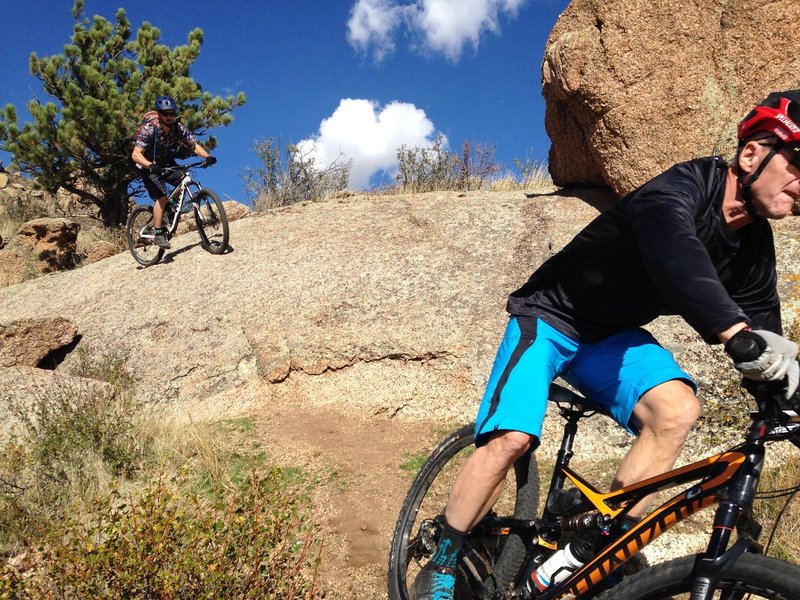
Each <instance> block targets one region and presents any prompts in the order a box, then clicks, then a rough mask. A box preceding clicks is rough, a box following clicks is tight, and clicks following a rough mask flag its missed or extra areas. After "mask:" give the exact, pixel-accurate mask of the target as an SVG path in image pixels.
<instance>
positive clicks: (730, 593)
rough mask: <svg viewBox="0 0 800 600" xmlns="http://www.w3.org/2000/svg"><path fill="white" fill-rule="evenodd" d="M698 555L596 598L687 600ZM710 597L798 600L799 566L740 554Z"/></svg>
mask: <svg viewBox="0 0 800 600" xmlns="http://www.w3.org/2000/svg"><path fill="white" fill-rule="evenodd" d="M699 558H700V555H697V556H684V557H683V558H676V559H675V560H672V561H669V562H666V563H662V564H659V565H655V566H653V567H650V568H649V569H645V570H644V571H641V572H639V573H637V574H636V575H634V576H633V577H631V578H630V579H626V580H625V581H623V582H622V583H620V584H619V585H617V586H615V587H613V588H611V589H610V590H608V591H607V592H605V593H604V594H601V595H600V596H599V597H598V600H667V599H673V598H674V599H675V600H682V599H688V598H689V597H690V596H691V591H692V585H693V583H694V566H695V563H696V562H697V560H699ZM714 590H715V591H714V594H713V595H712V596H711V597H712V598H715V599H717V598H719V599H721V600H727V599H737V600H738V599H740V598H752V599H756V598H770V599H771V600H797V599H798V598H800V567H797V566H795V565H793V564H791V563H788V562H786V561H783V560H778V559H777V558H772V557H771V556H761V555H760V554H743V555H742V556H741V557H740V558H739V560H737V561H736V563H735V564H734V565H733V567H731V569H730V570H729V571H728V572H727V573H726V574H725V575H724V576H723V577H722V581H720V582H719V584H717V586H716V587H715V588H714Z"/></svg>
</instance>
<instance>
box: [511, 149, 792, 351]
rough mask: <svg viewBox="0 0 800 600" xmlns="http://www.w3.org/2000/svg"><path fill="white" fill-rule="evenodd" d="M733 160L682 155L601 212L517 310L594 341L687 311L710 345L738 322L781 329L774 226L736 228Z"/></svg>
mask: <svg viewBox="0 0 800 600" xmlns="http://www.w3.org/2000/svg"><path fill="white" fill-rule="evenodd" d="M727 167H728V165H727V163H726V162H725V161H724V160H722V159H720V158H701V159H697V160H692V161H689V162H685V163H680V164H677V165H675V166H674V167H672V168H670V169H668V170H667V171H665V172H664V173H662V174H661V175H659V176H657V177H655V178H654V179H652V180H650V181H649V182H648V183H646V184H644V185H643V186H642V187H640V188H639V189H637V190H635V191H634V192H631V193H630V194H629V195H628V196H626V197H625V198H623V199H622V200H620V201H619V202H618V203H617V204H616V205H615V206H614V207H613V208H611V209H609V210H607V211H606V212H604V213H602V214H600V215H599V216H598V217H597V218H596V219H594V221H592V222H591V223H590V224H589V225H587V226H586V227H585V228H584V229H583V231H581V232H580V233H579V234H578V235H577V236H576V237H575V238H574V239H573V240H572V241H571V242H570V243H569V244H568V245H567V246H565V247H564V249H563V250H561V251H560V252H558V253H557V254H555V255H554V256H552V257H551V258H550V259H549V260H547V261H546V262H545V263H544V264H542V266H541V267H540V268H539V269H537V270H536V272H534V273H533V275H532V276H531V277H530V279H529V280H528V281H527V283H525V285H523V286H522V287H521V288H520V289H518V290H517V291H515V292H513V293H512V294H511V295H510V297H509V299H508V305H507V310H508V312H509V313H511V314H512V315H537V316H539V317H541V318H543V319H544V320H545V321H547V322H549V323H550V324H551V325H554V326H555V327H557V328H559V329H560V330H561V331H563V332H564V333H565V334H566V335H568V336H570V337H572V338H574V339H576V340H578V341H581V342H593V341H597V340H599V339H602V338H604V337H607V336H609V335H611V334H613V333H616V332H618V331H620V330H622V329H625V328H629V327H639V326H642V325H645V324H647V323H649V322H650V321H652V320H653V319H655V318H656V317H657V316H659V315H672V314H674V315H681V316H682V317H683V318H684V319H685V320H686V321H687V322H688V323H689V325H691V326H692V327H693V328H694V329H695V330H696V331H697V332H698V333H699V334H700V335H701V336H702V337H703V339H705V340H706V341H707V342H709V343H714V342H717V339H716V336H715V335H714V334H715V333H717V332H719V331H723V330H724V329H726V328H728V327H730V326H731V325H733V324H735V323H737V322H741V321H744V322H747V323H749V324H751V326H752V327H754V328H759V329H767V330H770V331H774V332H776V333H781V315H780V300H779V298H778V292H777V274H776V271H775V247H774V242H773V238H772V229H771V227H770V225H769V223H768V222H767V221H766V219H757V220H755V221H754V222H752V223H750V224H748V225H746V226H744V227H742V228H741V229H738V230H737V231H736V232H733V231H731V230H730V228H729V227H728V225H727V224H726V222H725V219H724V217H723V214H722V200H723V196H724V193H725V181H726V173H727Z"/></svg>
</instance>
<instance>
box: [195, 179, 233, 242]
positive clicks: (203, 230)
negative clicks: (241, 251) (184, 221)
mask: <svg viewBox="0 0 800 600" xmlns="http://www.w3.org/2000/svg"><path fill="white" fill-rule="evenodd" d="M194 203H195V211H194V220H195V223H197V231H198V233H199V234H200V245H201V246H202V247H203V249H204V250H207V251H208V252H210V253H211V254H222V253H223V252H225V250H226V249H227V248H228V237H229V235H230V234H229V232H228V216H227V215H226V214H225V207H224V206H222V202H221V201H220V199H219V198H218V197H217V195H216V194H215V193H214V192H212V191H211V190H207V189H206V190H200V191H199V192H197V194H196V195H195V197H194Z"/></svg>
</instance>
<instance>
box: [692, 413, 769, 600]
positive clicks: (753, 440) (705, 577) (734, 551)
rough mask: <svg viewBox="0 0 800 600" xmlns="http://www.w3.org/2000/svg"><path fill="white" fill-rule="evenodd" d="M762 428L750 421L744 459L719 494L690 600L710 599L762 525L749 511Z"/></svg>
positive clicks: (761, 451) (759, 459)
mask: <svg viewBox="0 0 800 600" xmlns="http://www.w3.org/2000/svg"><path fill="white" fill-rule="evenodd" d="M765 427H766V424H765V423H763V422H754V423H753V426H752V427H751V429H750V432H749V434H748V436H747V445H746V446H745V454H746V456H747V458H746V459H745V461H744V463H743V464H742V466H741V467H740V468H739V470H738V472H737V473H736V476H735V477H734V479H733V480H732V481H731V482H730V483H729V484H728V485H727V486H725V487H724V488H723V489H722V490H721V491H720V492H719V493H718V497H721V499H722V501H721V502H720V504H719V507H718V508H717V512H716V514H715V516H714V525H713V528H712V531H711V539H710V540H709V542H708V548H707V549H706V552H705V554H704V555H703V556H702V557H701V558H700V559H698V561H697V563H696V564H695V571H694V573H695V579H694V585H693V587H692V595H691V598H690V600H710V598H711V596H712V595H713V593H714V588H716V586H717V584H718V583H719V582H720V581H721V580H722V578H723V577H724V576H725V573H727V572H728V571H729V570H730V568H731V567H733V565H734V564H735V563H736V561H737V560H738V559H739V557H740V556H741V555H742V554H744V553H745V552H746V551H747V550H748V549H749V548H750V547H751V546H753V545H756V540H757V539H758V536H759V534H760V533H761V527H760V526H759V525H758V524H757V523H756V522H755V521H753V520H752V518H751V517H750V514H751V512H752V508H753V500H754V499H755V495H756V490H757V489H758V481H759V478H760V476H761V468H762V466H763V464H764V439H763V432H764V430H765ZM734 528H737V529H738V531H739V540H738V541H737V542H736V543H735V544H734V545H733V546H732V547H731V548H730V549H728V543H729V542H730V537H731V533H733V530H734ZM756 546H757V545H756ZM723 597H724V598H729V597H731V598H732V597H733V596H723ZM737 597H738V596H737Z"/></svg>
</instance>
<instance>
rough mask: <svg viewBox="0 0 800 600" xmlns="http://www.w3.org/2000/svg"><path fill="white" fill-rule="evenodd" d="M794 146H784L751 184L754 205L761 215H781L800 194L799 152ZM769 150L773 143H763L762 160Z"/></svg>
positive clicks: (770, 217)
mask: <svg viewBox="0 0 800 600" xmlns="http://www.w3.org/2000/svg"><path fill="white" fill-rule="evenodd" d="M794 147H795V146H794V145H791V146H784V147H783V148H781V150H780V151H778V152H776V153H775V155H774V156H773V157H772V159H771V160H770V161H769V163H767V166H766V167H764V170H763V171H762V172H761V175H759V177H758V179H757V180H756V181H755V183H753V185H752V187H751V191H752V194H753V206H754V208H755V210H756V212H757V213H758V214H759V215H761V216H762V217H766V218H768V219H782V218H784V217H785V216H787V215H788V214H789V213H791V211H792V207H793V206H794V204H795V202H796V201H797V199H798V198H800V155H798V154H797V153H794V152H793V151H792V150H793V148H794ZM770 150H772V148H771V147H770V146H767V145H764V146H762V147H761V150H759V151H758V153H759V161H761V160H763V159H764V158H765V157H766V155H767V153H769V151H770Z"/></svg>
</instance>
